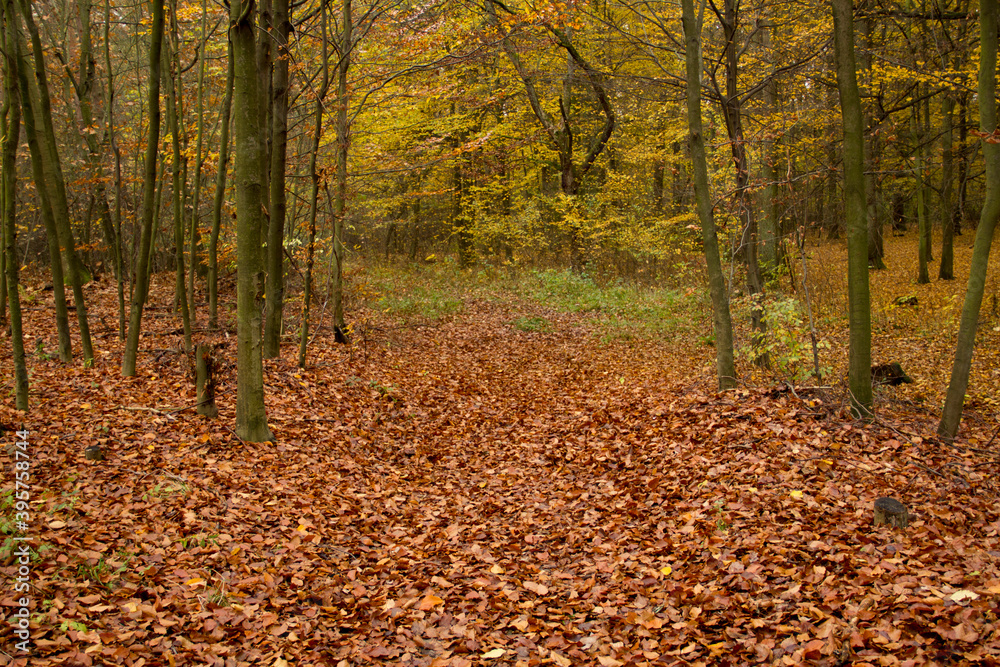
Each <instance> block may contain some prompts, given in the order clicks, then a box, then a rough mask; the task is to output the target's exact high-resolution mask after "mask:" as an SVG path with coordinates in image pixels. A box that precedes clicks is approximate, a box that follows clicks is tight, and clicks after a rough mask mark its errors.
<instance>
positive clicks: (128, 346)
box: [122, 0, 163, 377]
mask: <svg viewBox="0 0 1000 667" xmlns="http://www.w3.org/2000/svg"><path fill="white" fill-rule="evenodd" d="M150 6H151V8H152V25H151V26H150V41H149V83H148V84H147V98H146V99H147V104H148V111H149V133H148V135H147V137H146V154H145V156H144V158H143V181H142V210H141V220H142V225H141V228H142V229H141V234H142V236H141V237H140V240H139V252H138V257H137V259H136V261H137V266H136V270H135V283H134V286H133V289H132V299H131V304H130V307H129V326H128V338H127V339H126V341H125V353H124V355H123V357H122V375H124V376H126V377H131V376H134V375H135V364H136V357H137V356H138V354H139V332H140V328H141V327H142V311H143V308H144V307H145V305H146V297H147V295H148V294H149V277H150V257H149V254H150V250H151V248H152V245H153V219H154V217H155V213H156V210H155V203H156V181H157V178H156V162H157V153H158V148H159V143H160V70H161V62H162V51H163V0H152V3H151V5H150Z"/></svg>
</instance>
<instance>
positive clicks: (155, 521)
mask: <svg viewBox="0 0 1000 667" xmlns="http://www.w3.org/2000/svg"><path fill="white" fill-rule="evenodd" d="M94 289H95V291H96V289H97V288H94ZM106 292H107V293H106V294H104V299H103V301H102V303H105V304H113V300H112V299H111V292H110V290H106ZM159 294H160V298H161V300H162V301H163V302H164V303H166V302H168V300H169V298H168V297H167V296H165V295H166V294H168V290H166V289H161V291H160V292H159ZM106 307H108V308H110V306H106ZM518 308H520V306H516V305H509V304H507V305H504V304H498V303H496V302H491V301H486V300H484V301H481V302H476V303H474V304H473V306H472V307H467V308H466V309H465V311H464V312H463V313H461V314H459V315H456V316H454V317H450V318H446V319H444V320H441V321H436V322H430V321H428V322H423V323H420V322H418V323H411V324H410V325H409V326H402V327H400V326H392V325H391V324H390V323H388V322H387V321H384V320H377V319H375V320H372V324H371V326H369V327H367V328H366V330H365V331H364V332H363V333H359V334H358V335H357V340H356V342H355V344H354V345H353V346H351V347H343V346H337V345H335V344H334V343H333V342H332V340H328V339H327V338H326V334H325V333H322V334H320V336H319V337H318V338H317V339H316V340H315V341H314V343H313V345H312V348H311V351H310V354H311V357H310V359H311V361H310V365H309V367H308V369H307V370H305V371H301V370H299V369H298V368H296V367H295V366H294V365H293V362H292V361H291V360H290V355H288V354H286V355H285V358H283V359H281V360H277V361H273V362H270V361H269V362H266V363H265V369H266V382H267V388H268V389H267V406H268V416H269V419H270V423H271V427H272V430H273V431H274V432H275V434H276V436H277V438H278V442H277V443H276V444H250V443H241V442H240V441H239V440H238V439H237V438H236V437H235V435H234V434H233V433H232V431H231V430H230V425H231V424H232V423H233V414H232V409H233V401H234V397H235V369H234V368H232V366H226V367H224V368H223V369H222V372H221V374H220V387H219V393H220V398H219V404H220V408H221V415H220V417H219V419H218V420H207V419H204V418H201V417H198V416H197V415H195V414H194V413H193V411H192V410H178V408H182V407H184V406H189V405H191V404H192V403H193V402H194V390H193V387H192V386H191V383H190V381H189V380H188V378H187V377H186V375H185V369H184V368H183V366H184V364H183V363H182V362H181V361H180V359H181V355H179V354H177V353H176V351H171V350H169V349H168V350H166V351H164V352H162V353H156V352H150V351H149V350H148V349H146V350H144V351H143V353H142V355H141V358H142V363H141V364H140V375H139V376H138V377H136V378H132V379H125V378H121V377H119V374H118V372H117V365H116V362H117V359H118V358H119V357H118V350H117V348H116V345H117V342H116V340H115V336H114V334H113V331H112V330H111V329H108V331H107V332H105V337H104V338H103V339H102V342H101V349H102V350H104V356H102V357H101V358H100V359H98V361H97V369H96V370H85V369H82V368H78V367H76V366H73V367H62V366H61V365H59V364H58V363H57V362H56V361H54V360H39V359H33V361H32V372H33V374H34V375H33V378H34V384H33V386H32V391H33V395H32V401H33V406H32V413H31V414H30V415H29V416H28V417H27V419H26V420H25V421H24V425H25V426H26V427H27V428H28V429H29V430H30V431H31V434H30V438H29V441H30V443H31V448H32V449H31V451H32V461H31V466H32V468H31V471H32V483H33V486H32V501H33V502H32V514H33V523H32V525H31V526H30V529H29V531H28V532H27V534H28V535H30V536H31V538H32V544H33V546H34V549H35V552H36V554H37V559H36V560H35V561H34V562H33V563H32V566H31V567H32V574H31V577H32V589H31V598H32V605H33V606H32V611H33V613H34V616H33V620H32V644H33V647H34V651H35V654H34V656H33V657H32V659H31V663H30V664H31V665H33V666H34V665H95V664H123V665H133V666H140V665H171V666H173V665H187V664H206V665H258V664H260V665H344V666H346V665H366V664H379V665H381V664H385V665H421V666H425V667H439V666H445V665H448V666H456V667H461V666H465V665H480V664H490V665H517V666H531V665H548V664H554V665H603V666H605V667H614V666H621V665H725V664H744V663H754V664H757V663H760V664H788V665H792V664H803V663H808V664H817V665H841V664H856V665H865V664H871V665H895V664H901V665H905V664H972V663H982V664H996V661H997V657H996V656H998V655H1000V636H998V632H997V613H998V602H1000V572H998V559H1000V543H998V542H1000V517H998V510H997V506H998V504H997V497H998V494H997V486H996V475H995V471H996V468H997V461H998V458H1000V457H998V448H997V443H996V442H995V440H994V441H990V431H989V426H988V424H983V423H982V422H981V421H978V422H977V421H975V420H972V421H973V423H972V424H971V426H969V427H968V428H967V429H966V430H965V431H963V436H964V439H963V440H961V441H959V442H957V443H956V444H955V445H946V444H943V443H940V442H938V441H936V440H935V439H934V438H931V437H929V435H928V434H930V433H933V431H934V423H933V420H932V419H931V418H930V416H928V415H926V414H922V413H920V412H919V411H916V410H914V409H913V407H912V406H911V405H907V404H905V402H900V403H898V404H893V403H889V404H887V405H880V411H879V417H878V420H877V421H876V422H875V423H874V424H870V425H866V424H862V423H860V422H853V421H851V420H850V419H849V418H848V417H847V416H846V413H845V411H844V406H843V400H842V398H841V397H838V396H836V395H834V394H833V393H832V392H831V391H822V390H815V391H809V392H806V391H801V390H800V391H792V390H790V389H787V388H771V389H767V390H764V389H741V390H738V391H734V392H729V393H725V394H717V393H715V392H714V390H713V388H712V387H711V385H710V384H709V383H707V382H706V381H705V380H704V374H703V370H702V368H703V365H704V359H699V358H695V357H692V355H691V353H690V352H689V351H684V350H681V349H678V348H677V347H676V346H674V345H673V344H662V343H656V342H654V341H649V340H638V341H613V342H606V343H597V342H595V339H594V338H593V336H592V335H590V333H589V331H588V329H587V321H586V318H580V317H573V316H565V317H561V316H556V315H552V314H551V313H547V314H546V315H547V319H548V320H549V321H551V322H553V326H552V328H551V330H549V331H543V332H526V331H521V330H518V329H516V328H515V327H513V326H511V324H510V323H511V321H513V320H514V319H516V317H517V316H518V315H521V314H523V313H521V312H520V311H519V310H518ZM98 312H99V311H98ZM112 314H113V313H112V312H111V311H110V310H109V311H108V313H106V314H105V318H106V319H107V321H109V322H113V321H114V317H112ZM32 315H33V316H34V319H32V318H29V323H28V326H29V333H30V332H32V331H34V332H39V331H45V330H46V328H45V327H46V325H47V323H46V322H45V321H44V320H42V319H39V318H40V315H39V314H36V313H32ZM46 315H47V313H46ZM373 317H374V316H373ZM150 325H151V326H152V327H156V326H166V323H162V322H158V321H153V320H151V322H150ZM105 328H107V327H105ZM30 335H41V334H38V333H30ZM175 338H176V336H175ZM169 340H171V341H172V342H174V343H175V344H176V341H175V340H173V339H169ZM229 340H230V343H229V345H230V346H231V347H230V348H229V349H228V352H227V350H225V349H223V350H221V351H220V353H219V354H220V356H222V357H225V356H227V355H228V356H230V357H231V356H233V354H234V351H235V350H234V346H235V342H233V339H232V338H230V339H229ZM220 341H221V342H220V344H223V345H224V344H225V336H222V337H221V338H220ZM152 344H153V345H160V344H164V343H162V342H161V341H160V340H159V339H157V341H155V342H154V343H152ZM7 359H8V356H7V355H4V362H3V363H4V364H9V361H7ZM0 417H2V418H3V421H4V423H8V424H15V423H17V424H19V423H20V422H19V421H18V419H19V417H18V416H17V414H16V413H14V412H13V411H12V410H11V409H10V407H9V402H7V401H5V402H4V404H3V414H2V415H0ZM95 443H99V444H102V445H103V446H105V447H106V449H107V450H108V457H107V459H106V460H104V461H100V462H91V461H87V460H85V459H84V457H83V451H82V450H83V448H84V447H86V446H88V445H91V444H95ZM5 457H6V458H7V459H10V458H11V457H9V456H7V455H5ZM4 469H5V470H12V461H10V460H7V461H5V467H4ZM4 480H5V482H4V491H5V492H6V491H7V490H8V488H10V487H12V485H13V482H12V479H11V478H10V477H9V476H7V475H6V474H5V477H4ZM887 495H888V496H893V497H896V498H898V499H900V500H901V501H903V502H904V503H905V504H906V505H907V506H908V508H909V509H910V512H911V523H910V527H909V528H908V529H906V530H898V529H893V528H889V527H885V526H879V527H875V526H873V525H872V504H873V502H874V500H875V499H876V498H879V497H881V496H887ZM2 565H3V571H4V573H5V574H6V575H7V578H11V577H13V576H14V574H13V573H14V571H15V567H16V566H15V563H14V561H13V559H12V558H11V556H10V552H9V550H8V551H6V552H5V554H4V561H3V562H2ZM11 588H12V587H8V588H7V589H6V590H5V591H4V592H3V594H2V598H0V605H2V606H3V608H4V610H5V611H9V610H11V609H13V607H14V605H15V595H14V594H13V591H12V590H11ZM0 637H2V638H3V643H4V645H5V646H12V645H13V635H12V634H11V629H10V626H9V624H8V623H4V624H3V625H2V628H0ZM12 655H13V654H12ZM14 658H17V660H16V661H15V662H14V663H13V664H25V663H24V659H23V658H18V656H17V655H14ZM3 661H6V662H5V663H4V664H10V662H11V659H10V656H7V655H0V662H3Z"/></svg>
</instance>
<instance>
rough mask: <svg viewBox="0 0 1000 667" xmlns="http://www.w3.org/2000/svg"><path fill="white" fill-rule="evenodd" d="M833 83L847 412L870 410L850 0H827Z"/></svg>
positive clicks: (860, 133) (864, 231)
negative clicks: (840, 130)
mask: <svg viewBox="0 0 1000 667" xmlns="http://www.w3.org/2000/svg"><path fill="white" fill-rule="evenodd" d="M832 9H833V42H834V52H835V54H836V63H837V87H838V88H839V90H840V110H841V115H842V117H843V126H844V212H845V218H846V219H847V291H848V308H849V311H850V315H849V319H850V351H849V364H850V370H849V373H848V383H849V387H850V392H851V411H852V412H853V413H854V415H855V416H857V417H867V416H868V415H870V414H871V408H872V379H871V305H870V295H869V291H868V214H867V211H866V210H865V209H866V199H865V172H864V165H865V148H864V144H865V135H864V120H863V118H864V116H863V114H862V111H861V95H860V94H859V92H858V79H857V70H856V68H855V60H854V21H853V16H852V14H853V10H852V7H851V0H832Z"/></svg>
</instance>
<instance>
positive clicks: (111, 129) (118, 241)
mask: <svg viewBox="0 0 1000 667" xmlns="http://www.w3.org/2000/svg"><path fill="white" fill-rule="evenodd" d="M110 32H111V0H104V66H105V69H106V70H107V72H108V89H107V95H106V103H105V106H106V107H107V110H106V113H107V122H108V131H107V133H106V134H105V138H106V139H107V141H108V142H109V143H110V144H111V148H112V152H113V153H114V156H115V219H114V223H113V230H112V231H113V235H114V238H115V278H116V280H117V281H118V338H119V339H120V340H125V263H124V261H123V257H122V256H123V255H124V252H125V248H124V246H123V242H122V156H121V151H120V150H119V149H118V142H117V141H116V139H115V122H114V99H115V81H114V74H113V70H112V68H111V34H110Z"/></svg>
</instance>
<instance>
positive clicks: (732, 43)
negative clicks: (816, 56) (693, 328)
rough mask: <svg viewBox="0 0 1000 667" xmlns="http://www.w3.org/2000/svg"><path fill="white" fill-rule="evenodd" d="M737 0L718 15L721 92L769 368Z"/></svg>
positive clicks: (761, 351)
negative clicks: (723, 80) (741, 77)
mask: <svg viewBox="0 0 1000 667" xmlns="http://www.w3.org/2000/svg"><path fill="white" fill-rule="evenodd" d="M737 11H738V9H737V1H736V0H726V2H725V8H724V12H723V13H722V14H721V15H718V18H719V21H720V22H721V23H722V28H723V34H724V36H725V42H726V46H725V61H726V91H725V93H724V94H723V95H722V99H721V105H722V115H723V118H724V119H725V121H726V133H727V134H728V136H729V146H730V150H731V151H732V155H733V166H734V167H735V170H736V214H737V217H738V218H739V219H740V221H741V224H742V231H741V235H740V247H739V250H738V252H739V254H741V255H742V257H743V262H744V264H745V265H746V272H747V274H746V280H747V282H746V286H747V294H748V295H749V297H750V324H751V328H752V329H753V334H752V352H751V354H752V355H753V360H754V364H756V365H757V366H760V367H762V368H768V367H769V366H770V365H771V363H770V358H769V355H768V354H767V352H766V349H765V343H766V340H765V338H766V335H767V325H766V323H765V321H764V307H763V304H762V299H763V296H764V277H763V275H762V273H761V270H760V260H759V257H758V253H757V250H758V247H759V242H760V239H759V235H758V230H757V215H756V211H755V210H754V205H753V197H752V196H751V191H750V160H749V157H748V155H747V146H746V138H745V135H744V132H743V113H742V109H741V105H740V95H739V54H738V53H737V51H736V37H737V18H738V17H737Z"/></svg>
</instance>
